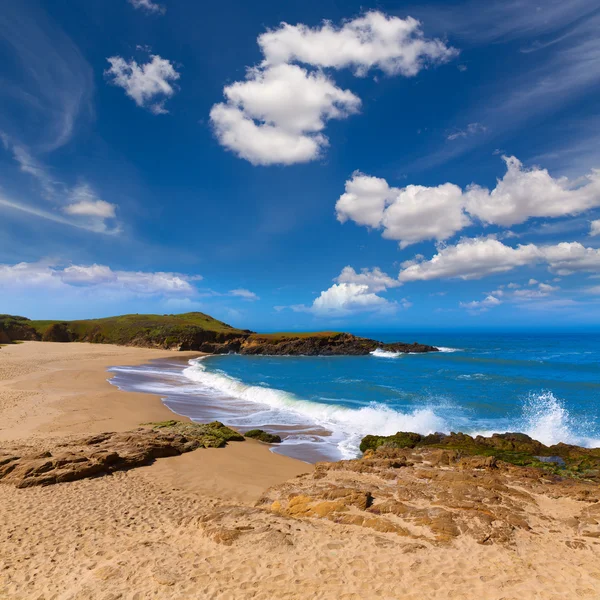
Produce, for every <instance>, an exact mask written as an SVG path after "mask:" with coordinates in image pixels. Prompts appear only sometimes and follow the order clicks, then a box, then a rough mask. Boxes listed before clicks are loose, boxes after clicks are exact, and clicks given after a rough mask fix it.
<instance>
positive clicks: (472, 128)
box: [446, 123, 487, 141]
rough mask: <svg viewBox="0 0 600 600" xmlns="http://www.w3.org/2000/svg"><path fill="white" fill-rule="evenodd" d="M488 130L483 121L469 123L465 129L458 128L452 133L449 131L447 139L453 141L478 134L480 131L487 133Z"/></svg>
mask: <svg viewBox="0 0 600 600" xmlns="http://www.w3.org/2000/svg"><path fill="white" fill-rule="evenodd" d="M486 131H487V127H486V126H485V125H482V124H481V123H469V124H468V125H467V126H466V127H465V128H464V129H457V130H455V131H453V132H452V133H449V134H448V135H447V136H446V139H447V140H450V141H453V140H458V139H460V138H466V137H469V136H471V135H476V134H478V133H485V132H486Z"/></svg>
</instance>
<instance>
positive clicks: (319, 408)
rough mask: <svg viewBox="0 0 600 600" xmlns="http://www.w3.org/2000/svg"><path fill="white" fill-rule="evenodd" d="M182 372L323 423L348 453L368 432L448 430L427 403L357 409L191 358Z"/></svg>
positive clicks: (248, 399)
mask: <svg viewBox="0 0 600 600" xmlns="http://www.w3.org/2000/svg"><path fill="white" fill-rule="evenodd" d="M183 373H184V375H185V376H186V377H188V378H189V379H191V380H192V381H195V382H197V383H199V384H201V385H202V386H204V387H208V388H211V389H213V390H215V391H218V392H220V393H224V394H227V395H228V396H232V397H234V398H238V399H240V400H244V401H246V402H253V403H256V404H257V405H262V406H265V405H266V406H268V407H271V408H273V409H279V410H283V411H285V412H287V413H293V415H295V416H296V417H297V418H298V417H299V418H300V420H301V421H302V422H303V423H312V424H315V425H319V426H321V427H324V428H325V429H327V430H329V431H331V432H332V433H333V436H332V438H333V440H335V442H336V443H337V445H338V448H339V450H340V451H341V453H342V454H343V455H344V456H346V457H352V456H355V455H356V454H357V452H358V444H359V443H360V439H361V438H362V437H364V436H365V435H367V434H369V433H371V434H377V435H391V434H394V433H396V432H397V431H414V432H417V433H422V434H428V433H433V432H435V431H447V430H448V426H447V424H446V422H445V421H444V419H442V418H441V417H440V416H439V415H437V414H436V413H435V412H434V410H433V409H431V408H428V407H424V408H420V409H417V410H414V411H412V412H406V413H403V412H400V411H397V410H394V409H392V408H390V407H388V406H385V405H383V404H378V403H374V402H373V403H371V404H369V405H367V406H363V407H361V408H358V409H352V408H348V407H345V406H339V405H335V404H326V403H321V402H313V401H310V400H304V399H302V398H298V397H297V396H295V395H294V394H291V393H289V392H285V391H283V390H278V389H273V388H268V387H262V386H255V385H248V384H246V383H244V382H243V381H240V380H239V379H235V378H234V377H231V376H229V375H227V374H225V373H223V372H218V371H209V370H208V369H207V368H206V366H205V365H204V364H203V363H202V361H198V360H192V361H190V366H189V367H188V368H186V369H185V370H184V372H183Z"/></svg>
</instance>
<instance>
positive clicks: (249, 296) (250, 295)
mask: <svg viewBox="0 0 600 600" xmlns="http://www.w3.org/2000/svg"><path fill="white" fill-rule="evenodd" d="M229 293H230V294H231V295H232V296H237V297H238V298H243V299H244V300H259V299H260V298H259V297H258V296H257V295H256V294H255V293H254V292H251V291H250V290H246V289H244V288H238V289H235V290H230V291H229Z"/></svg>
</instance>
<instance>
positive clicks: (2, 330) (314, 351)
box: [0, 312, 437, 356]
mask: <svg viewBox="0 0 600 600" xmlns="http://www.w3.org/2000/svg"><path fill="white" fill-rule="evenodd" d="M17 340H34V341H44V342H91V343H94V344H118V345H121V346H143V347H145V348H164V349H173V350H195V351H198V352H208V353H213V354H226V353H228V352H238V353H240V354H254V355H258V354H263V355H305V356H317V355H322V356H334V355H365V354H368V353H369V352H372V351H373V350H375V349H377V348H383V349H387V350H389V351H391V352H412V353H414V352H433V351H436V350H437V348H435V347H433V346H424V345H422V344H416V343H414V344H404V343H402V342H398V343H393V344H383V343H381V342H378V341H376V340H371V339H367V338H361V337H357V336H354V335H351V334H349V333H339V332H335V331H321V332H306V333H254V332H252V331H250V330H248V329H236V328H235V327H232V326H231V325H228V324H227V323H223V321H218V320H217V319H213V318H212V317H211V316H209V315H205V314H204V313H201V312H191V313H185V314H182V315H139V314H134V315H122V316H118V317H107V318H104V319H85V320H81V321H32V320H30V319H27V318H25V317H17V316H13V315H0V344H6V343H11V342H15V341H17Z"/></svg>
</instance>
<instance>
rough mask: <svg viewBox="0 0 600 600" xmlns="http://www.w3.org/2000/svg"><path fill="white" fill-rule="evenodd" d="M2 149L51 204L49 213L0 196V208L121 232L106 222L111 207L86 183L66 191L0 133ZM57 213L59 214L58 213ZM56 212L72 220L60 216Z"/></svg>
mask: <svg viewBox="0 0 600 600" xmlns="http://www.w3.org/2000/svg"><path fill="white" fill-rule="evenodd" d="M0 139H2V142H3V144H4V147H5V148H6V149H7V150H8V151H10V152H11V153H12V155H13V158H14V159H15V161H16V162H17V163H18V164H19V168H20V170H21V171H22V172H23V173H26V174H28V175H31V176H32V177H33V178H34V179H35V180H36V181H37V182H38V184H39V186H40V188H41V193H42V196H43V198H44V204H48V203H50V204H52V206H51V210H48V209H46V208H45V207H41V206H35V205H31V204H26V203H23V202H20V201H18V200H14V199H13V198H9V197H6V196H4V195H2V194H1V193H0V205H2V206H4V207H7V208H9V209H13V210H18V211H20V212H22V213H25V214H29V215H32V216H36V217H40V218H43V219H47V220H49V221H54V222H55V223H61V224H63V225H70V226H72V227H77V228H79V229H85V230H87V231H93V232H95V233H108V234H115V233H119V232H120V231H121V229H120V225H119V224H118V223H115V222H114V221H112V222H111V223H110V225H109V223H107V220H112V219H115V218H116V208H117V206H116V205H115V204H111V203H109V202H106V201H105V200H102V199H101V198H99V197H98V196H97V194H96V192H95V191H94V190H93V189H92V187H91V186H90V185H89V184H87V183H80V184H79V185H77V186H75V187H74V188H69V187H68V186H67V185H65V184H64V183H63V182H61V181H59V180H58V179H56V178H54V177H53V176H52V175H51V174H50V173H49V172H48V169H47V168H46V167H45V166H44V165H43V164H42V163H40V162H39V161H38V160H37V159H36V158H35V157H34V156H33V155H32V154H31V153H30V151H29V150H28V149H27V148H25V147H24V146H22V145H20V144H17V143H14V142H13V140H12V139H11V138H10V137H9V136H7V135H6V134H5V133H3V132H0ZM59 211H60V212H59ZM60 213H63V214H66V215H69V216H70V217H73V218H68V217H63V216H62V215H61V214H60Z"/></svg>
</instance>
